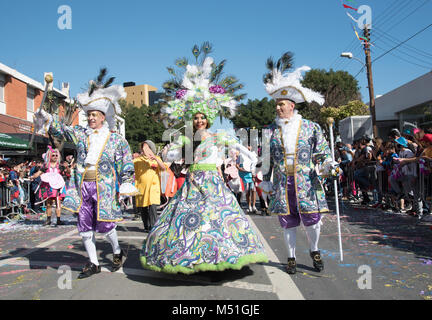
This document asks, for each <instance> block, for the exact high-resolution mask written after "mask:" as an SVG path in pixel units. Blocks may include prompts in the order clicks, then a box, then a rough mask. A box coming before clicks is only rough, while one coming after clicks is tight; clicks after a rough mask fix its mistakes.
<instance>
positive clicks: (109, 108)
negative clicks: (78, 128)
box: [77, 68, 126, 130]
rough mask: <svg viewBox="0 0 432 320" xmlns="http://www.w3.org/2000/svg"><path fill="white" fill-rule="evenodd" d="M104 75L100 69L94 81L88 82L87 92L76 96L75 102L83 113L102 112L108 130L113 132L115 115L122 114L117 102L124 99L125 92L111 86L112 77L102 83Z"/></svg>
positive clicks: (120, 88) (104, 69)
mask: <svg viewBox="0 0 432 320" xmlns="http://www.w3.org/2000/svg"><path fill="white" fill-rule="evenodd" d="M106 75H107V69H106V68H102V69H100V71H99V75H98V77H97V78H96V80H90V82H89V89H88V91H87V92H83V93H81V94H78V95H77V100H78V102H79V103H80V105H81V108H82V109H83V110H84V111H85V112H87V111H94V110H97V111H101V112H103V113H104V114H105V119H106V121H107V123H108V126H109V128H110V130H114V128H115V125H116V115H119V114H121V112H122V111H121V107H120V105H119V103H118V101H119V100H120V99H125V98H126V91H125V90H124V88H123V87H122V86H119V85H115V86H111V84H112V83H113V82H114V79H115V78H114V77H111V78H109V79H108V81H106V82H104V78H105V76H106Z"/></svg>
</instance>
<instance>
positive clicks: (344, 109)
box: [319, 100, 370, 135]
mask: <svg viewBox="0 0 432 320" xmlns="http://www.w3.org/2000/svg"><path fill="white" fill-rule="evenodd" d="M365 115H366V116H368V115H370V112H369V106H367V105H366V104H364V103H363V102H361V101H359V100H354V101H350V102H348V103H347V104H346V105H343V106H340V107H339V108H336V107H324V108H322V109H321V112H320V117H319V118H320V119H319V122H320V124H321V126H323V124H324V126H323V128H325V130H326V131H327V130H328V126H327V124H326V121H327V118H329V117H331V118H333V119H334V120H335V135H337V133H338V132H339V121H341V120H343V119H345V118H348V117H352V116H365Z"/></svg>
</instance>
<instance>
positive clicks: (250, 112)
mask: <svg viewBox="0 0 432 320" xmlns="http://www.w3.org/2000/svg"><path fill="white" fill-rule="evenodd" d="M275 118H276V103H275V101H274V100H268V99H267V98H264V99H262V100H258V99H255V100H250V99H249V100H248V102H247V103H246V104H241V105H240V106H239V107H238V109H237V113H236V115H235V116H234V117H232V118H231V119H230V120H231V121H232V122H233V124H234V127H235V129H239V128H256V129H262V128H263V127H264V126H266V125H269V124H270V123H272V122H273V121H274V119H275Z"/></svg>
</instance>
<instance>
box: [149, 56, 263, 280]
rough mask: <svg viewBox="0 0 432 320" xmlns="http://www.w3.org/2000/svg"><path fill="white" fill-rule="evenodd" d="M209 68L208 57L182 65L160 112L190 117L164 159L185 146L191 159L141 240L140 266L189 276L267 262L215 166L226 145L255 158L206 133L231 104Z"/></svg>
mask: <svg viewBox="0 0 432 320" xmlns="http://www.w3.org/2000/svg"><path fill="white" fill-rule="evenodd" d="M214 68H217V65H215V64H214V63H213V59H212V58H209V57H206V58H205V59H203V64H202V65H201V66H196V65H195V66H189V65H187V67H186V72H185V76H184V78H183V81H182V83H181V87H180V90H177V91H176V99H175V100H174V101H170V102H169V106H168V107H167V108H166V109H165V110H164V112H166V114H168V115H170V117H171V119H178V120H185V121H186V122H188V121H193V129H194V137H193V138H192V137H190V138H188V137H185V136H182V137H180V138H179V139H177V141H176V142H175V143H173V144H171V146H170V148H169V149H168V152H167V154H166V158H167V160H168V161H174V160H177V159H181V157H182V153H183V150H184V149H185V152H186V161H187V159H188V154H190V152H191V151H193V163H192V164H191V165H190V167H189V171H188V174H187V176H186V180H185V183H184V184H183V186H182V187H181V188H180V189H179V190H178V191H177V193H176V195H175V196H174V198H173V199H172V200H171V202H170V203H169V204H168V205H167V207H166V208H165V209H164V210H163V212H162V213H161V215H160V216H159V218H158V220H157V222H156V224H155V225H154V227H153V229H152V230H151V231H150V233H149V235H148V237H147V239H146V241H145V242H144V245H143V248H142V252H141V263H142V265H143V267H144V268H146V269H151V270H154V271H162V272H167V273H178V272H180V273H185V274H191V273H194V272H198V271H222V270H225V269H236V270H239V269H241V268H242V267H243V266H245V265H247V264H250V263H258V262H267V261H268V258H267V256H266V254H265V252H264V248H263V244H262V242H261V240H260V238H259V236H258V235H257V234H256V232H255V231H254V230H253V228H252V226H251V225H250V223H249V220H248V218H247V217H246V216H245V214H244V212H243V210H242V209H241V207H240V205H239V203H238V202H237V200H236V197H235V195H234V194H233V193H232V192H231V191H230V190H229V189H228V188H227V186H226V184H225V182H224V179H223V177H222V176H221V174H220V170H218V167H220V165H221V164H222V161H223V158H224V155H225V150H226V149H227V148H237V149H238V150H239V151H240V152H241V153H242V154H243V155H245V156H247V157H250V159H251V160H252V161H254V162H256V161H257V159H256V156H255V154H253V153H251V152H249V150H247V148H245V147H244V146H243V145H241V144H239V143H238V140H237V139H235V138H234V137H231V136H229V135H228V134H227V133H224V132H222V133H217V134H212V133H210V132H209V131H208V128H209V127H210V126H211V124H212V122H213V120H214V119H215V118H216V116H218V115H219V113H220V112H221V111H222V110H223V107H228V108H230V110H232V109H233V108H234V107H235V104H234V103H233V101H234V97H233V95H232V94H229V93H227V89H226V88H224V87H222V86H219V85H214V83H212V81H210V80H211V74H212V70H213V71H214ZM189 123H190V122H189ZM186 131H188V130H186ZM192 140H193V141H195V142H192ZM197 140H198V141H197Z"/></svg>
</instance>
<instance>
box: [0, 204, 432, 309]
mask: <svg viewBox="0 0 432 320" xmlns="http://www.w3.org/2000/svg"><path fill="white" fill-rule="evenodd" d="M248 217H249V218H250V220H251V223H252V225H253V226H254V227H255V228H256V229H257V230H258V231H259V233H260V234H261V235H262V238H263V241H264V243H265V246H266V251H267V254H268V256H269V258H270V261H269V263H266V264H254V265H251V266H248V267H245V268H243V269H242V270H239V271H232V270H227V271H224V272H204V273H198V274H195V275H191V276H186V275H168V274H163V273H157V272H152V271H147V270H144V269H142V268H141V266H140V263H139V258H138V257H139V251H140V249H141V246H142V242H143V240H144V239H145V237H146V235H147V234H146V233H144V232H143V227H142V223H141V222H140V221H133V220H132V219H131V216H130V215H127V216H126V219H125V221H123V222H122V223H120V224H119V226H118V235H119V240H120V244H121V246H122V248H123V249H125V251H127V258H126V260H125V263H124V266H123V268H122V269H120V270H119V271H117V272H115V273H112V272H111V271H110V265H111V260H112V249H111V246H110V244H109V243H108V242H107V241H106V240H105V239H104V238H103V237H98V238H97V249H98V255H99V259H100V262H101V265H102V272H101V273H100V274H97V275H94V276H92V277H90V278H88V279H84V280H77V275H78V273H79V271H80V270H81V268H82V266H83V265H84V264H85V263H86V261H87V255H86V252H85V249H84V247H83V245H82V242H81V239H80V237H79V235H78V232H77V230H76V226H75V223H76V220H75V218H74V217H73V216H71V215H70V214H65V215H64V219H65V220H66V221H67V222H68V224H67V225H65V226H58V227H42V222H43V220H40V219H38V217H37V216H32V217H29V218H30V219H29V220H27V221H25V222H18V223H11V224H8V226H6V227H5V224H3V228H2V224H0V299H1V300H99V299H107V300H120V299H121V300H171V301H174V300H191V301H194V300H200V301H204V300H207V301H213V300H226V301H227V300H248V301H249V300H250V301H274V300H291V299H294V300H302V299H305V300H432V279H431V277H432V272H431V268H432V230H431V226H430V225H429V224H427V223H424V222H418V221H417V220H415V219H414V218H412V217H409V216H407V215H402V214H394V213H385V212H382V211H373V210H366V209H364V208H355V207H348V206H346V205H344V206H342V208H341V230H342V247H343V261H341V259H340V254H339V246H338V234H337V221H336V215H335V214H334V213H330V214H327V215H325V216H324V217H323V226H322V229H321V231H322V232H321V238H320V249H321V251H322V255H323V258H324V262H325V270H324V271H323V272H321V273H318V272H316V271H315V270H314V269H313V267H312V259H311V258H310V257H309V247H308V243H307V239H306V235H305V232H304V230H303V228H302V227H300V228H299V229H298V231H297V250H296V253H297V263H298V268H297V271H298V272H297V274H295V275H293V276H289V275H287V274H286V273H285V272H284V268H285V263H286V249H285V245H284V243H283V241H282V230H281V228H280V227H279V223H278V218H277V216H271V217H264V216H260V215H254V214H251V215H248Z"/></svg>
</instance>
